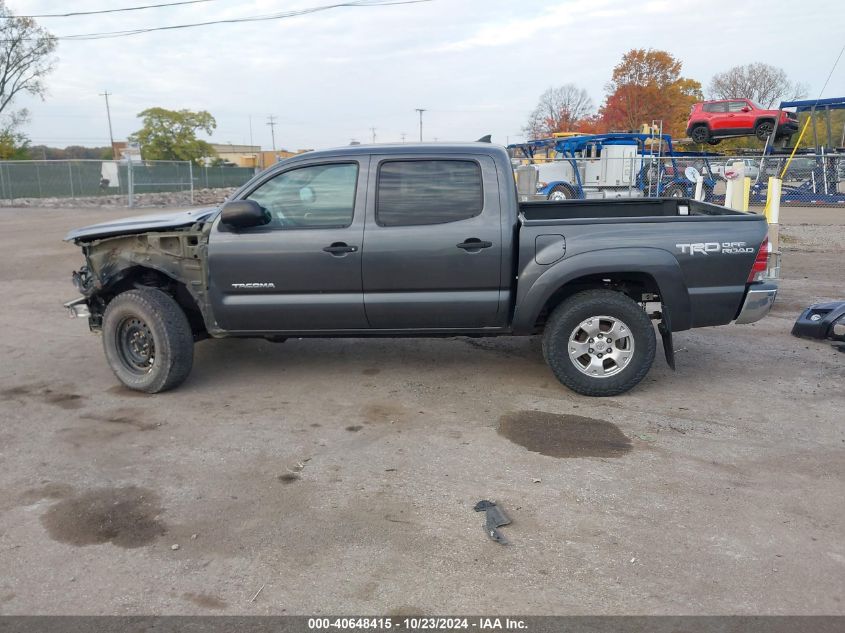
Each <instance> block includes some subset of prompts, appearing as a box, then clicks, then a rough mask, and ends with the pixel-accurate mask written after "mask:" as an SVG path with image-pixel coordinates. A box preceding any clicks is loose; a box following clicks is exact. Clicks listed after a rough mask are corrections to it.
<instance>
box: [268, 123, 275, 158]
mask: <svg viewBox="0 0 845 633" xmlns="http://www.w3.org/2000/svg"><path fill="white" fill-rule="evenodd" d="M267 125H269V126H270V137H271V138H272V139H273V152H275V151H276V117H275V116H273V115H272V114H270V115H268V116H267Z"/></svg>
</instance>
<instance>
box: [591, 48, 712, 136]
mask: <svg viewBox="0 0 845 633" xmlns="http://www.w3.org/2000/svg"><path fill="white" fill-rule="evenodd" d="M681 67H682V63H681V62H680V60H677V59H675V58H674V57H673V56H672V55H671V54H670V53H667V52H666V51H657V50H651V49H649V50H645V49H642V48H635V49H632V50H630V51H628V52H627V53H625V55H624V56H623V57H622V61H621V62H620V63H619V65H618V66H616V67H615V68H614V69H613V78H612V79H611V81H610V83H609V84H608V85H607V92H608V94H607V99H606V100H605V102H604V105H602V107H601V109H600V111H599V117H600V119H601V121H602V123H603V125H602V127H603V128H605V129H606V130H611V131H617V132H627V131H637V130H639V128H640V126H641V125H642V124H643V123H646V124H650V123H651V122H652V121H658V120H662V121H663V132H664V134H671V135H672V136H674V137H683V136H686V122H687V118H688V115H689V112H690V108H691V107H692V104H694V103H695V102H696V101H700V100H701V99H703V95H702V93H701V84H700V83H699V82H697V81H695V80H694V79H688V78H686V77H682V76H681Z"/></svg>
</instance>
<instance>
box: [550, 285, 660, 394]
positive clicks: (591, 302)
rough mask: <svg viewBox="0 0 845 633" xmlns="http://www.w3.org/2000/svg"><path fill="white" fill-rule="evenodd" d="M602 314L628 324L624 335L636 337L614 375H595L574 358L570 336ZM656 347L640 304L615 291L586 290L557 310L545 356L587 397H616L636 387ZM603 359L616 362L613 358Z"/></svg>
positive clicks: (566, 381) (566, 382)
mask: <svg viewBox="0 0 845 633" xmlns="http://www.w3.org/2000/svg"><path fill="white" fill-rule="evenodd" d="M599 317H608V318H612V319H614V320H617V323H621V324H622V325H623V326H625V328H627V331H628V332H629V334H627V335H625V334H623V336H627V337H628V338H629V339H630V338H633V345H632V347H631V354H630V357H629V358H628V360H627V361H626V364H625V365H624V367H623V366H618V369H617V370H615V371H616V373H612V374H611V375H607V376H601V377H594V376H590V375H588V374H587V373H585V371H584V370H581V369H578V367H576V362H581V361H579V360H573V359H572V358H570V353H569V350H570V337H571V336H573V335H574V334H575V332H576V330H578V328H579V327H580V326H581V325H582V324H584V323H585V322H587V321H588V320H590V319H598V318H599ZM625 328H623V332H624V329H625ZM589 340H590V341H592V340H593V339H589ZM616 343H617V345H618V344H619V341H618V340H617V341H616ZM582 344H583V343H582ZM628 344H630V342H629V343H628ZM656 348H657V340H656V337H655V335H654V327H653V326H652V324H651V319H649V317H648V315H647V314H646V313H645V311H644V310H643V309H642V307H641V306H640V305H639V304H638V303H636V302H635V301H634V300H632V299H631V298H629V297H627V296H626V295H624V294H622V293H621V292H615V291H613V290H585V291H583V292H579V293H577V294H575V295H572V296H571V297H569V298H568V299H566V300H565V301H564V302H562V303H561V304H560V305H559V306H558V307H557V308H555V309H554V311H553V312H552V314H551V316H550V317H549V320H548V322H547V323H546V329H545V331H544V332H543V356H544V357H545V359H546V363H548V365H549V367H550V368H551V370H552V372H553V373H554V375H555V377H556V378H557V379H558V380H559V381H560V382H561V383H563V384H564V385H565V386H567V387H569V388H570V389H572V391H575V392H576V393H580V394H582V395H585V396H616V395H619V394H620V393H625V392H626V391H628V390H629V389H631V388H633V387H635V386H636V385H637V384H638V383H639V382H640V381H641V380H642V379H643V378H644V377H645V375H646V374H647V373H648V370H649V369H650V368H651V364H652V363H653V362H654V354H655V350H656ZM600 362H601V363H603V364H605V365H607V363H609V362H612V363H614V364H615V361H611V360H609V358H605V359H604V360H602V361H600ZM612 371H613V370H612Z"/></svg>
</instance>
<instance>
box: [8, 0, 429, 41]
mask: <svg viewBox="0 0 845 633" xmlns="http://www.w3.org/2000/svg"><path fill="white" fill-rule="evenodd" d="M433 1H434V0H350V1H349V2H338V3H336V4H326V5H321V6H318V7H309V8H307V9H299V10H295V11H283V12H281V13H271V14H268V15H253V16H246V17H242V18H229V19H225V20H210V21H208V22H192V23H189V24H174V25H171V26H155V27H149V28H139V29H131V30H125V31H105V32H102V33H77V34H74V35H58V36H55V37H54V38H53V39H56V40H65V41H84V40H101V39H111V38H116V37H128V36H130V35H140V34H143V33H152V32H153V31H174V30H177V29H190V28H195V27H200V26H211V25H214V24H239V23H243V22H264V21H267V20H283V19H285V18H293V17H298V16H301V15H309V14H311V13H319V12H321V11H329V10H331V9H339V8H342V7H385V6H392V5H400V4H419V3H422V2H433ZM22 39H23V40H37V39H40V38H22ZM11 41H21V40H0V42H3V43H8V42H11Z"/></svg>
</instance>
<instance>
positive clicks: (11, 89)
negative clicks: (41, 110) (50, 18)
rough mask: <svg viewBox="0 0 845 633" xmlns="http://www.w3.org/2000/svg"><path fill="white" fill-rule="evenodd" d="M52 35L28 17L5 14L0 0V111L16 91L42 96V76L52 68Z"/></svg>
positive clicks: (4, 111)
mask: <svg viewBox="0 0 845 633" xmlns="http://www.w3.org/2000/svg"><path fill="white" fill-rule="evenodd" d="M55 49H56V38H55V37H53V36H52V35H51V34H50V33H49V32H48V31H46V30H45V29H43V28H41V27H40V26H38V24H36V22H35V20H33V19H32V18H18V17H15V16H14V15H12V14H11V13H9V10H8V9H7V8H6V5H5V3H4V2H3V0H0V114H7V108H8V107H9V106H10V105H11V104H12V101H13V100H14V99H15V97H16V96H17V95H18V94H20V93H22V92H23V93H28V94H30V95H33V96H36V97H41V98H44V94H45V92H46V87H45V85H44V77H45V76H46V75H47V74H48V73H49V72H50V71H51V70H53V63H54V59H53V57H52V53H53V51H54V50H55Z"/></svg>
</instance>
